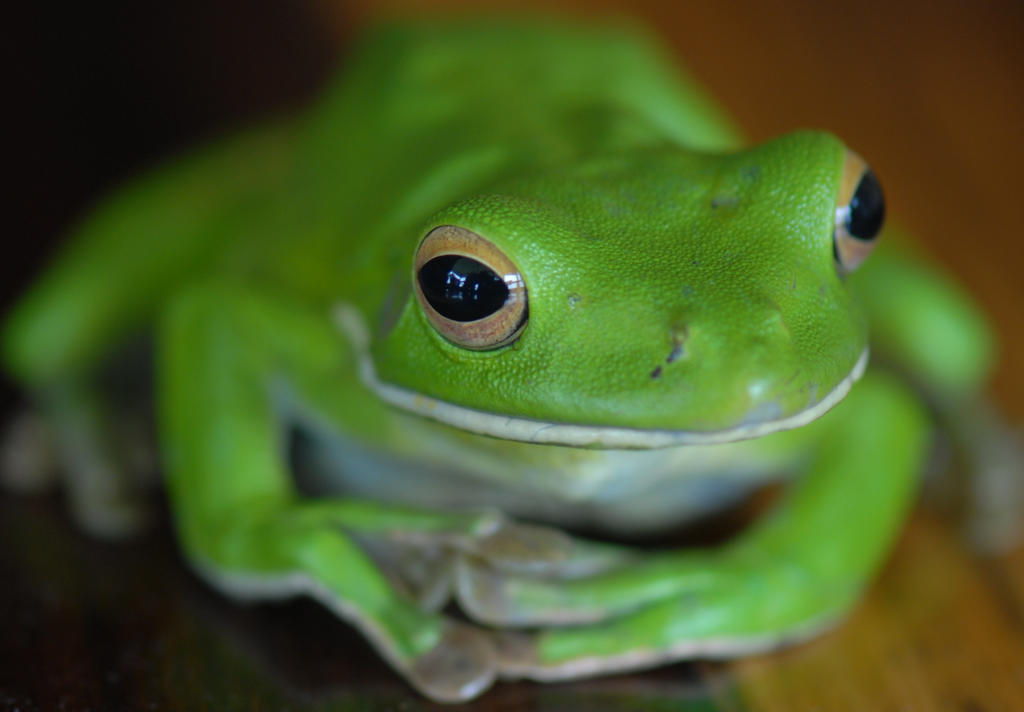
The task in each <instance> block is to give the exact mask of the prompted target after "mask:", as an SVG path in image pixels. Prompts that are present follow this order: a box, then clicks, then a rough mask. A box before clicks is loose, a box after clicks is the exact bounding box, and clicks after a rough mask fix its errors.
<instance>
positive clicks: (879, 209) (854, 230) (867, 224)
mask: <svg viewBox="0 0 1024 712" xmlns="http://www.w3.org/2000/svg"><path fill="white" fill-rule="evenodd" d="M884 221H885V197H884V196H883V195H882V186H881V185H879V183H878V179H877V178H875V174H874V173H872V172H871V171H870V170H868V171H866V172H865V173H864V175H863V176H862V177H861V179H860V183H859V184H858V185H857V192H855V193H854V194H853V200H851V201H850V218H849V222H848V224H847V226H846V229H847V231H848V232H849V233H850V234H851V235H853V236H854V237H856V238H860V239H861V240H871V239H873V238H874V237H875V235H877V234H878V232H879V231H880V230H881V229H882V222H884Z"/></svg>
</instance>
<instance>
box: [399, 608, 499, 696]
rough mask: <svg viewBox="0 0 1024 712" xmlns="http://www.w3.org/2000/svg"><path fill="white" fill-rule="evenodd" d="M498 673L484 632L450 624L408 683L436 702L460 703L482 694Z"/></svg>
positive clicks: (415, 666) (417, 663) (415, 667)
mask: <svg viewBox="0 0 1024 712" xmlns="http://www.w3.org/2000/svg"><path fill="white" fill-rule="evenodd" d="M497 672H498V655H497V651H496V650H495V646H494V642H493V640H492V638H491V637H490V636H489V635H488V634H487V633H485V632H484V631H482V630H480V629H478V628H474V627H473V626H469V625H465V624H462V623H454V622H450V623H449V624H448V626H447V628H446V629H445V631H444V633H443V634H442V636H441V640H440V641H438V643H437V645H435V646H434V647H433V648H431V649H430V650H429V651H428V652H427V653H425V654H423V655H422V656H420V657H419V658H418V659H417V660H416V661H415V662H414V663H413V665H412V668H411V669H410V671H409V681H410V682H411V683H412V684H413V685H414V686H415V687H416V688H417V689H418V690H419V691H420V692H422V693H423V694H424V695H426V696H428V697H430V698H431V699H434V700H437V701H438V702H464V701H466V700H470V699H472V698H474V697H476V696H477V695H479V694H480V693H481V692H483V691H484V690H486V689H487V688H488V687H490V686H491V683H493V682H494V678H495V677H496V676H497Z"/></svg>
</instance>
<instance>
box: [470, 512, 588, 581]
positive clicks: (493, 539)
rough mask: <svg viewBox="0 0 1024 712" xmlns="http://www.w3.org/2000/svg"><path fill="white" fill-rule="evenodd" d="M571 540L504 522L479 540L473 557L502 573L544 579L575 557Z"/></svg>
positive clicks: (550, 530) (548, 529)
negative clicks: (537, 576)
mask: <svg viewBox="0 0 1024 712" xmlns="http://www.w3.org/2000/svg"><path fill="white" fill-rule="evenodd" d="M572 550H573V541H572V537H570V536H569V535H568V534H566V533H565V532H563V531H560V530H558V529H553V528H551V527H543V526H537V525H534V524H522V523H520V522H512V521H508V520H505V521H502V522H501V523H500V524H499V525H498V526H497V527H495V528H494V529H493V530H492V531H489V532H487V533H486V534H484V535H483V536H481V537H479V538H478V539H477V540H476V541H475V542H474V543H473V548H472V553H474V554H475V555H477V556H479V557H481V558H483V559H486V560H487V562H488V563H489V564H490V565H491V566H493V567H495V568H498V569H500V570H502V571H507V572H515V573H522V574H533V575H543V574H544V573H545V572H547V571H549V570H551V569H553V568H557V567H558V566H559V565H561V564H563V563H564V562H565V561H566V560H567V559H569V557H570V556H571V554H572Z"/></svg>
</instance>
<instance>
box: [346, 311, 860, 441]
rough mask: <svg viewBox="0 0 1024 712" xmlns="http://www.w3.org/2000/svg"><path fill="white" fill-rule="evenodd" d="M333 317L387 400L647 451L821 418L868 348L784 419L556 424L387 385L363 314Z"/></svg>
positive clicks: (528, 431)
mask: <svg viewBox="0 0 1024 712" xmlns="http://www.w3.org/2000/svg"><path fill="white" fill-rule="evenodd" d="M334 316H335V321H336V323H337V324H338V326H339V327H340V328H341V330H342V331H343V332H344V333H345V334H346V335H347V336H348V337H349V340H350V342H351V343H352V345H353V346H354V347H355V350H356V354H357V358H358V362H359V376H360V378H361V379H362V381H363V383H364V385H366V387H367V388H369V389H370V390H372V391H373V392H374V393H376V394H377V395H378V396H379V397H380V398H381V399H382V400H383V401H384V402H386V403H389V404H391V405H393V406H395V407H397V408H401V409H402V410H405V411H409V412H412V413H416V414H417V415H422V416H424V417H427V418H430V419H432V420H436V421H438V422H441V423H444V424H445V425H450V426H452V427H454V428H458V429H460V430H465V431H468V432H472V433H477V434H480V435H489V436H491V437H495V438H501V439H503V440H518V441H520V442H526V443H536V444H543V445H565V446H569V447H584V448H607V449H634V450H647V449H653V448H664V447H673V446H677V445H712V444H715V443H727V442H734V441H736V440H749V439H751V438H758V437H761V436H762V435H768V434H769V433H775V432H778V431H780V430H792V429H794V428H799V427H802V426H804V425H807V424H808V423H810V422H812V421H814V420H817V419H818V418H820V417H821V416H822V415H824V414H825V413H827V412H828V411H829V410H831V409H832V408H833V407H834V406H836V405H837V404H838V403H839V402H840V401H842V400H843V398H845V397H846V394H847V393H849V392H850V388H851V387H852V386H853V384H854V383H856V382H857V381H858V380H859V379H860V377H861V376H862V375H864V370H865V368H867V364H868V351H869V349H868V348H867V347H865V348H864V350H863V351H862V352H861V354H860V357H859V358H858V359H857V362H856V363H855V364H854V365H853V368H851V369H850V372H849V373H847V374H846V376H845V377H844V378H843V379H842V380H841V381H840V382H839V383H837V384H836V386H835V387H834V388H833V389H832V390H831V391H829V392H828V393H827V394H826V395H825V397H824V398H822V399H821V400H819V401H817V402H815V403H813V404H811V405H809V406H808V407H807V408H804V409H803V410H801V411H799V412H797V413H793V414H790V415H787V416H784V417H781V418H775V419H768V420H760V421H753V422H744V423H740V424H739V425H737V426H735V427H732V428H724V429H721V430H672V429H658V428H626V427H621V426H614V425H581V424H576V423H552V422H545V421H543V420H537V419H534V418H523V417H519V416H508V415H501V414H499V413H490V412H487V411H484V410H477V409H476V408H467V407H465V406H461V405H455V404H454V403H449V402H447V401H443V400H439V399H437V398H433V397H431V396H427V395H424V394H422V393H417V392H415V391H411V390H408V389H406V388H402V387H401V386H395V385H393V384H390V383H384V382H383V381H381V380H380V379H379V378H378V377H377V370H376V369H375V368H374V365H373V359H371V358H370V348H369V346H370V339H369V333H368V330H367V328H366V323H365V321H364V320H363V317H362V315H361V314H360V313H359V312H358V310H356V309H355V307H353V306H352V305H350V304H339V305H338V306H337V307H336V308H335V313H334Z"/></svg>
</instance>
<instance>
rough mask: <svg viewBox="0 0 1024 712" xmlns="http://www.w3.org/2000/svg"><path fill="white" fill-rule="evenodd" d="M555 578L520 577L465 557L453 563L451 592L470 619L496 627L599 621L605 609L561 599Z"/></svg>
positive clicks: (560, 589) (605, 614)
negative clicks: (453, 576) (452, 586)
mask: <svg viewBox="0 0 1024 712" xmlns="http://www.w3.org/2000/svg"><path fill="white" fill-rule="evenodd" d="M563 591H564V589H563V588H562V586H561V585H560V583H559V582H558V581H548V580H544V579H530V578H520V577H516V576H514V575H510V574H507V573H505V572H502V571H499V570H497V569H494V568H491V567H489V566H487V565H486V564H481V563H480V562H478V561H474V560H472V559H471V558H469V557H463V558H461V559H460V560H459V561H457V562H456V565H455V594H456V599H457V600H458V602H459V606H460V607H461V608H462V610H463V611H465V612H466V614H467V615H468V616H469V617H470V618H472V619H473V620H476V621H479V622H481V623H487V624H489V625H497V626H531V625H568V624H576V623H589V622H592V621H597V620H601V619H602V618H605V617H606V616H607V615H608V611H607V610H604V609H599V608H593V607H589V606H585V605H581V606H574V605H572V602H571V601H567V600H564V596H563V595H562V592H563Z"/></svg>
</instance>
